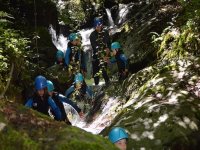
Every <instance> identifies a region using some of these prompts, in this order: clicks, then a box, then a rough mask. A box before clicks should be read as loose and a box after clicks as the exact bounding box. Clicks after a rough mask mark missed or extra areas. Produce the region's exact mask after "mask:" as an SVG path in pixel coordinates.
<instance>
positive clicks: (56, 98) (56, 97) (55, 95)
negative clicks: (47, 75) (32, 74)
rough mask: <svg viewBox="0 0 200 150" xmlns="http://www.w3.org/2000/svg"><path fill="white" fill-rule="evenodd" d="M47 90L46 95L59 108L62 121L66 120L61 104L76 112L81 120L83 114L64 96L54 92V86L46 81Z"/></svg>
mask: <svg viewBox="0 0 200 150" xmlns="http://www.w3.org/2000/svg"><path fill="white" fill-rule="evenodd" d="M47 89H48V93H49V95H50V96H51V98H52V99H53V100H54V101H55V103H56V104H57V105H58V106H59V108H60V110H61V112H62V114H63V120H64V121H65V120H66V119H67V118H66V113H65V110H64V106H63V102H65V103H67V104H69V105H71V106H72V107H73V108H74V109H75V110H76V111H77V112H78V114H79V116H80V117H81V118H82V117H83V112H82V111H81V109H80V108H79V107H78V106H77V105H76V104H75V103H74V102H72V101H71V100H70V99H68V98H67V97H65V96H64V95H62V94H60V93H58V92H55V91H54V90H55V87H54V84H53V83H52V82H51V81H50V80H47Z"/></svg>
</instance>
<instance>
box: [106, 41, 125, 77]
mask: <svg viewBox="0 0 200 150" xmlns="http://www.w3.org/2000/svg"><path fill="white" fill-rule="evenodd" d="M111 51H112V53H111V54H112V56H113V57H112V58H111V59H110V62H111V63H115V62H116V63H117V67H118V73H119V81H121V80H124V79H125V78H127V76H128V59H127V57H126V56H125V54H124V53H123V51H122V50H121V45H120V43H119V42H113V43H112V44H111Z"/></svg>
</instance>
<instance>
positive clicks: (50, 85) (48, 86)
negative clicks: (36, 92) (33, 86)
mask: <svg viewBox="0 0 200 150" xmlns="http://www.w3.org/2000/svg"><path fill="white" fill-rule="evenodd" d="M47 89H48V92H52V91H53V90H54V89H55V88H54V85H53V82H51V81H50V80H47Z"/></svg>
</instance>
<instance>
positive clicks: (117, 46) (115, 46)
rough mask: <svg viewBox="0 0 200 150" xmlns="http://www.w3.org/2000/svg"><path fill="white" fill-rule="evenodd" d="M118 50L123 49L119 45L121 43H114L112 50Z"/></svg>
mask: <svg viewBox="0 0 200 150" xmlns="http://www.w3.org/2000/svg"><path fill="white" fill-rule="evenodd" d="M118 48H121V45H120V44H119V42H113V43H112V44H111V50H114V49H118Z"/></svg>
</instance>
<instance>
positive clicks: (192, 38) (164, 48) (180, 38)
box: [152, 18, 200, 59]
mask: <svg viewBox="0 0 200 150" xmlns="http://www.w3.org/2000/svg"><path fill="white" fill-rule="evenodd" d="M197 20H199V19H198V18H194V19H190V20H188V21H187V23H186V25H184V26H182V27H181V28H174V27H171V26H170V27H168V28H166V29H165V30H164V31H163V33H162V34H161V35H160V36H159V35H158V34H157V33H156V34H155V33H154V34H153V36H152V39H153V43H154V46H155V47H156V48H158V51H157V55H158V57H160V58H162V59H169V58H177V59H179V58H180V57H184V56H187V55H188V53H190V54H193V55H197V54H199V53H200V51H199V48H200V33H199V27H198V24H197V23H196V22H197Z"/></svg>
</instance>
